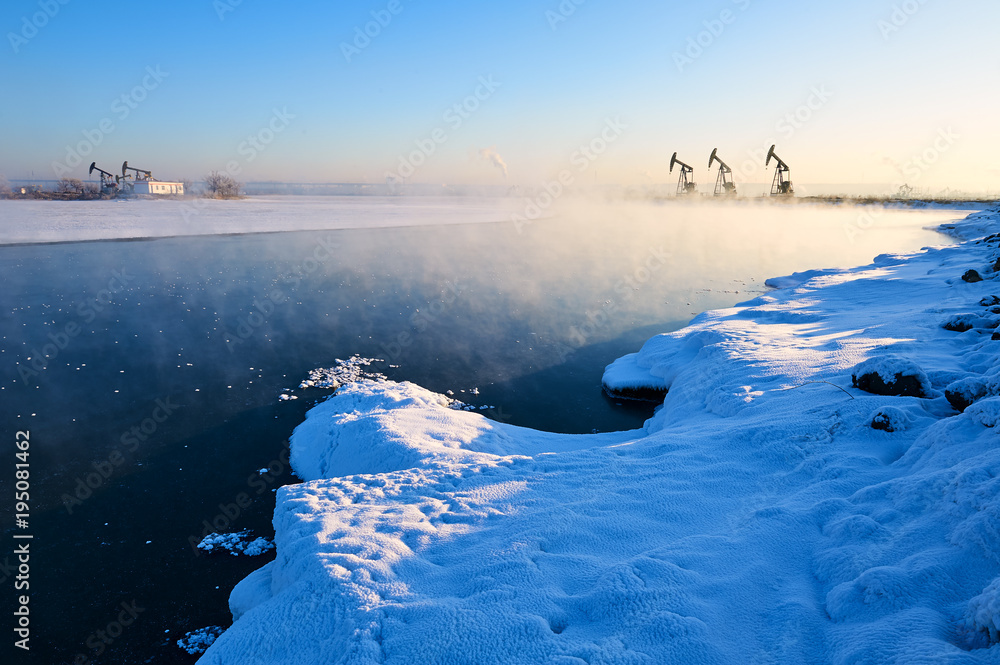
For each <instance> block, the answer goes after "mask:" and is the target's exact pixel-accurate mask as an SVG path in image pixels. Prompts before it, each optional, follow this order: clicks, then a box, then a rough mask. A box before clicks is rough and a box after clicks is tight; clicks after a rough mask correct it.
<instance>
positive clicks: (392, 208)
mask: <svg viewBox="0 0 1000 665" xmlns="http://www.w3.org/2000/svg"><path fill="white" fill-rule="evenodd" d="M523 208H524V201H522V200H521V199H516V198H511V199H477V198H471V197H468V198H467V197H455V196H453V197H432V196H426V197H380V196H365V197H360V196H255V197H252V198H249V199H240V200H231V201H217V200H214V199H163V200H154V199H133V200H116V201H0V245H8V244H20V243H30V242H72V241H79V240H109V239H125V238H162V237H167V236H178V235H221V234H226V233H264V232H272V231H312V230H318V229H323V230H333V229H353V228H379V227H393V226H420V225H426V224H470V223H479V222H500V221H509V220H510V215H511V213H512V212H515V211H517V212H521V211H523Z"/></svg>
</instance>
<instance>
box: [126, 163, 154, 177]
mask: <svg viewBox="0 0 1000 665" xmlns="http://www.w3.org/2000/svg"><path fill="white" fill-rule="evenodd" d="M129 171H135V179H136V180H155V178H153V174H152V173H151V172H149V171H144V170H142V169H137V168H135V167H132V166H129V165H128V160H125V161H124V162H122V177H123V178H128V177H130V176H129V175H128V172H129Z"/></svg>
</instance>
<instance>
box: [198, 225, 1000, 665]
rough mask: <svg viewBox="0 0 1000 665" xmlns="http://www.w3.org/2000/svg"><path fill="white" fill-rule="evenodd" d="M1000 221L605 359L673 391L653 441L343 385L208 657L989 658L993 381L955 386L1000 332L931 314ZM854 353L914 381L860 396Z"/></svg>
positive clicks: (990, 279)
mask: <svg viewBox="0 0 1000 665" xmlns="http://www.w3.org/2000/svg"><path fill="white" fill-rule="evenodd" d="M998 217H1000V215H998V214H996V213H993V214H992V215H990V216H984V215H979V216H975V217H974V218H973V219H972V220H971V221H970V222H969V224H970V225H971V226H974V227H975V228H978V229H980V231H981V233H980V235H979V236H974V235H970V237H972V238H973V239H970V240H968V241H967V242H965V243H963V244H962V245H959V246H955V247H948V248H939V249H929V250H926V251H924V252H922V253H920V254H916V255H913V256H909V257H896V259H894V260H892V261H878V262H876V263H874V264H872V265H870V266H865V267H862V268H858V269H856V270H852V271H844V272H837V273H836V274H825V275H821V276H816V277H813V278H812V279H810V280H807V281H804V282H802V283H800V284H798V285H796V286H795V287H794V288H786V289H782V290H778V291H773V292H770V293H768V294H766V295H764V296H761V297H759V298H756V299H754V300H752V301H749V302H746V303H743V304H741V305H738V306H736V307H732V308H729V309H725V310H719V311H713V312H706V313H705V314H702V315H700V316H699V317H697V318H696V319H695V320H694V321H693V322H692V323H691V324H690V325H689V327H688V328H686V329H684V330H681V331H678V332H675V333H670V334H668V335H660V336H657V337H654V338H653V339H651V340H649V341H648V342H647V343H646V344H645V345H644V346H643V348H642V349H641V350H640V351H639V352H637V353H636V354H632V355H630V356H627V357H626V359H623V360H620V361H618V362H616V363H613V364H612V365H611V366H610V367H609V368H608V371H607V374H606V375H605V385H609V386H611V387H629V386H632V387H634V386H653V387H658V388H661V389H663V390H666V389H667V388H669V391H668V392H666V393H665V396H664V398H663V406H662V407H661V408H660V409H658V410H657V412H656V415H655V416H654V417H653V418H652V419H650V420H649V421H647V423H646V425H645V427H644V428H643V429H641V430H637V431H633V432H621V433H614V434H602V435H560V434H548V433H542V432H535V431H531V430H527V429H521V428H517V427H513V426H510V425H506V424H502V423H496V422H492V421H489V420H486V419H485V418H483V417H482V416H480V415H478V414H475V413H469V412H465V411H458V410H455V409H453V408H450V407H449V401H448V399H447V398H446V397H444V396H442V395H437V394H435V393H432V392H430V391H427V390H425V389H423V388H420V387H418V386H415V385H412V384H408V383H399V384H397V383H391V382H386V381H375V380H362V381H359V382H356V383H352V384H349V385H345V386H342V387H341V388H340V389H339V390H338V392H337V393H336V394H335V395H334V396H332V397H331V398H330V399H328V400H327V401H325V402H323V403H321V404H319V405H317V406H316V407H314V408H313V409H312V410H311V411H310V412H309V414H308V416H307V418H306V421H305V422H304V423H303V424H301V425H300V426H299V427H298V428H297V429H296V431H295V433H294V435H293V437H292V442H291V446H292V464H293V467H294V469H295V472H296V473H297V474H298V475H299V476H300V477H302V478H303V479H304V482H302V483H300V484H297V485H291V486H287V487H283V488H281V490H279V491H278V493H277V505H276V507H275V514H274V526H275V533H276V536H275V544H276V546H277V557H276V559H275V560H274V561H272V562H271V563H268V564H267V565H265V566H264V567H263V568H261V569H260V570H258V571H257V572H255V573H253V574H252V575H250V576H249V577H247V578H246V579H245V580H244V581H243V582H241V583H240V584H239V585H238V586H237V587H236V589H235V590H234V591H233V593H232V595H231V597H230V606H231V609H232V611H233V617H234V620H235V623H234V624H233V626H232V627H231V628H230V629H229V630H227V631H226V632H225V633H224V634H223V635H222V636H221V637H220V638H219V639H218V640H217V641H216V642H215V643H214V644H213V645H212V646H211V647H210V648H209V650H208V651H207V652H206V653H205V655H204V656H203V657H202V659H201V661H200V662H201V663H205V664H209V665H222V664H226V665H229V664H232V665H236V664H240V665H243V664H254V663H269V664H276V663H285V664H289V665H290V664H292V663H296V664H300V663H327V662H330V663H334V662H336V663H401V664H402V663H562V664H570V663H591V664H597V663H649V664H653V663H671V662H678V663H679V662H683V663H752V662H757V663H819V662H823V663H845V664H846V663H891V662H895V663H910V662H926V663H931V662H955V663H958V662H961V663H996V662H998V658H1000V651H998V649H1000V647H991V646H990V645H991V641H990V638H993V641H994V642H995V636H996V632H997V620H996V616H997V611H996V607H997V601H996V597H997V588H996V583H995V582H994V580H996V579H997V578H998V577H1000V528H998V526H997V525H998V523H1000V522H998V520H1000V446H998V445H997V438H996V437H997V434H996V432H997V430H996V425H997V423H998V422H1000V397H995V396H989V395H986V393H985V392H983V393H982V394H979V393H976V395H975V396H974V400H973V401H972V403H971V404H970V405H969V406H968V408H966V409H965V411H964V412H960V411H959V410H957V409H955V408H953V406H952V404H951V403H950V402H949V400H948V399H947V398H946V397H945V395H944V390H945V388H946V387H948V386H953V385H955V384H956V382H959V381H962V380H965V379H971V378H976V377H978V378H979V380H981V381H982V382H984V385H985V384H988V383H989V382H990V380H991V379H990V377H992V376H993V372H995V371H997V370H998V368H1000V341H996V340H993V339H992V333H991V332H987V331H984V330H977V329H973V330H969V331H966V332H964V333H958V332H954V331H949V330H945V329H943V328H942V327H941V325H940V322H941V320H942V319H944V318H947V317H948V316H951V315H958V314H977V313H981V312H982V308H983V307H985V306H986V305H983V304H980V303H981V302H989V296H990V295H992V293H995V292H997V291H998V290H1000V288H998V287H1000V284H997V281H998V277H997V275H996V273H994V272H992V271H985V270H984V272H983V275H984V276H985V279H984V281H983V282H977V283H966V282H963V281H962V280H961V279H960V276H961V275H962V274H963V273H964V271H965V270H967V269H968V268H969V267H970V266H983V265H991V264H992V263H993V262H994V261H995V259H996V258H997V257H998V256H1000V247H998V244H1000V237H998V238H996V239H993V240H990V241H989V242H984V241H977V240H975V239H974V238H975V237H980V238H981V237H982V236H983V235H985V234H987V233H993V232H995V231H997V230H1000V219H998ZM955 232H956V233H957V234H962V233H965V227H964V226H963V225H962V224H956V225H955ZM859 367H862V368H868V369H873V370H874V371H875V373H879V372H880V371H882V370H885V371H886V372H887V373H886V375H885V376H886V379H895V377H896V375H897V374H900V375H902V371H906V372H909V371H910V370H911V369H913V368H917V369H916V370H914V371H913V373H912V374H909V375H910V376H914V377H916V378H917V380H918V383H919V384H920V385H921V386H924V387H925V388H926V390H924V391H923V396H917V395H912V394H911V395H876V394H872V393H869V392H864V391H862V390H859V389H857V388H855V387H853V385H852V374H853V375H854V376H857V373H856V372H857V370H858V368H859ZM917 370H919V371H917ZM984 590H985V591H984Z"/></svg>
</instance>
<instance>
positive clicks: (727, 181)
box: [708, 148, 736, 196]
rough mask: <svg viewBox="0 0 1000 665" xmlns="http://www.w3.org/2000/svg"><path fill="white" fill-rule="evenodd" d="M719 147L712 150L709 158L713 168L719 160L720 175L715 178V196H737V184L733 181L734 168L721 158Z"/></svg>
mask: <svg viewBox="0 0 1000 665" xmlns="http://www.w3.org/2000/svg"><path fill="white" fill-rule="evenodd" d="M718 151H719V149H718V148H714V149H713V150H712V156H711V157H709V158H708V168H712V163H713V162H719V175H718V177H716V179H715V196H736V184H735V183H734V182H733V170H732V169H731V168H729V165H728V164H726V163H725V162H724V161H722V160H721V159H719V155H718Z"/></svg>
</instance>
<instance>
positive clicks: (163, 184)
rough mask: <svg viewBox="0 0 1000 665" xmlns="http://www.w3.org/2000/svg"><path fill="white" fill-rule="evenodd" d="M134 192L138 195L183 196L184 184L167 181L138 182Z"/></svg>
mask: <svg viewBox="0 0 1000 665" xmlns="http://www.w3.org/2000/svg"><path fill="white" fill-rule="evenodd" d="M133 191H134V192H135V193H136V194H156V195H161V194H183V193H184V183H182V182H167V181H165V180H136V181H135V186H134V189H133Z"/></svg>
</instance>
